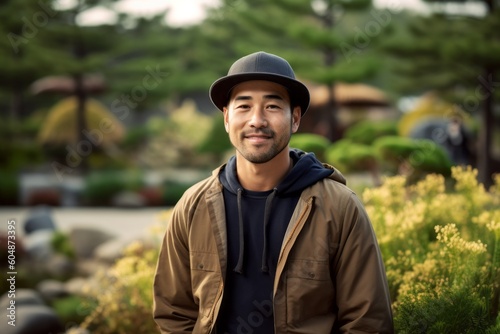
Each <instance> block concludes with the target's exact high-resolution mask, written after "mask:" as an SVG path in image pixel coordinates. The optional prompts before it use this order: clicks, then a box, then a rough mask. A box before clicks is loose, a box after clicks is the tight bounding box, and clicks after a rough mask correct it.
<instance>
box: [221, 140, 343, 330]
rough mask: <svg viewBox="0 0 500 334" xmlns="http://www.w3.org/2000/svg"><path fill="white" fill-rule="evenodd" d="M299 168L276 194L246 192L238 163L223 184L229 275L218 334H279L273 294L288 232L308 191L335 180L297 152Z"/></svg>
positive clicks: (229, 167)
mask: <svg viewBox="0 0 500 334" xmlns="http://www.w3.org/2000/svg"><path fill="white" fill-rule="evenodd" d="M290 157H291V158H292V161H293V164H294V166H293V168H292V169H291V170H290V172H289V173H288V175H287V176H286V177H285V179H284V180H283V181H282V182H281V183H280V184H279V185H278V186H277V187H276V188H274V189H271V190H269V191H263V192H257V191H249V190H245V189H243V187H242V186H241V185H240V183H239V181H238V177H237V175H236V158H235V157H234V156H233V157H232V158H231V159H229V161H228V163H227V165H226V167H225V168H224V169H222V171H221V173H220V175H219V179H220V181H221V183H222V185H223V186H224V205H225V210H226V225H227V226H226V227H227V245H228V254H227V255H228V259H227V260H228V267H227V268H228V270H227V273H226V277H225V281H224V282H225V288H224V297H223V300H222V305H221V309H220V312H219V316H218V319H217V325H216V328H217V334H226V333H230V334H232V333H261V334H266V333H274V318H273V314H272V309H273V307H272V291H273V283H274V276H275V273H276V264H277V262H278V256H279V253H280V249H281V244H282V242H283V237H284V235H285V231H286V229H287V227H288V223H289V221H290V218H291V216H292V214H293V211H294V209H295V206H296V205H297V202H298V200H299V197H300V194H301V192H302V190H303V189H305V188H306V187H308V186H310V185H312V184H314V183H316V182H317V181H319V180H322V179H324V178H326V177H328V176H330V175H331V174H332V172H333V170H331V169H327V168H325V167H324V166H323V165H322V164H321V162H319V161H318V160H317V159H316V157H315V156H314V154H312V153H307V154H306V153H304V152H302V151H299V150H296V149H291V150H290Z"/></svg>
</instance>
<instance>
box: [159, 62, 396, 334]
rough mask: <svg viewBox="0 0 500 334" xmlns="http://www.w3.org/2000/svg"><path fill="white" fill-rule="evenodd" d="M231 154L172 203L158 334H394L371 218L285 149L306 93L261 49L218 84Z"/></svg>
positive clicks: (322, 167) (216, 99)
mask: <svg viewBox="0 0 500 334" xmlns="http://www.w3.org/2000/svg"><path fill="white" fill-rule="evenodd" d="M210 97H211V99H212V102H213V103H214V104H215V106H216V107H217V108H219V109H220V110H221V111H222V112H223V113H224V124H225V128H226V131H227V133H228V134H229V138H230V140H231V143H232V144H233V146H234V147H235V149H236V152H235V155H234V156H233V157H231V158H230V159H229V161H228V162H227V163H226V164H224V165H223V166H221V167H219V168H217V169H216V170H215V171H214V172H213V174H212V176H210V177H208V178H207V179H205V180H203V181H201V182H199V183H198V184H196V185H194V186H193V187H191V188H190V189H189V190H187V191H186V192H185V194H184V195H183V197H182V198H181V199H180V201H179V202H178V203H177V205H176V206H175V208H174V210H173V214H172V219H171V221H170V222H169V224H168V226H167V229H166V233H165V238H164V242H163V245H162V248H161V252H160V255H159V259H158V266H157V271H156V275H155V280H154V319H155V321H156V323H157V324H158V326H159V328H160V329H161V332H162V333H217V334H225V333H230V334H236V333H256V334H268V333H303V334H304V333H310V334H326V333H393V323H392V313H391V302H390V297H389V290H388V285H387V280H386V275H385V271H384V265H383V262H382V258H381V254H380V250H379V247H378V244H377V240H376V237H375V234H374V232H373V229H372V226H371V223H370V220H369V218H368V216H367V214H366V212H365V210H364V208H363V206H362V204H361V202H360V201H359V199H358V198H357V197H356V195H355V194H354V193H353V192H352V191H351V190H350V189H349V188H347V187H346V186H345V179H344V177H343V176H342V175H341V174H340V173H339V172H338V171H337V170H336V169H335V168H333V167H332V166H329V165H326V164H322V163H321V162H319V161H318V160H317V159H316V158H315V156H314V154H312V153H305V152H302V151H299V150H295V149H290V148H289V141H290V136H291V135H292V133H295V132H296V131H297V129H298V128H299V124H300V120H301V117H302V116H303V115H304V113H305V112H306V111H307V108H308V106H309V91H308V89H307V88H306V87H305V86H304V85H303V84H302V83H301V82H299V81H297V80H296V79H295V75H294V72H293V70H292V68H291V67H290V65H289V64H288V62H287V61H286V60H284V59H282V58H280V57H278V56H275V55H272V54H268V53H264V52H257V53H253V54H250V55H248V56H245V57H243V58H241V59H239V60H237V61H236V62H235V63H234V64H233V65H232V66H231V68H230V69H229V73H228V75H227V76H225V77H222V78H220V79H218V80H217V81H215V82H214V83H213V84H212V86H211V88H210Z"/></svg>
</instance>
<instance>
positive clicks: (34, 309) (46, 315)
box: [0, 301, 64, 334]
mask: <svg viewBox="0 0 500 334" xmlns="http://www.w3.org/2000/svg"><path fill="white" fill-rule="evenodd" d="M16 304H17V301H16ZM8 315H9V313H8V314H7V320H5V319H4V321H0V333H2V334H50V333H53V334H58V333H63V332H64V326H63V324H62V323H61V320H60V319H59V318H58V316H57V315H56V313H55V312H54V311H53V310H52V309H50V308H49V307H47V306H45V305H21V306H17V305H16V310H15V326H11V325H9V324H8V321H12V319H11V318H9V316H8Z"/></svg>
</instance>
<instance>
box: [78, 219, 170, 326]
mask: <svg viewBox="0 0 500 334" xmlns="http://www.w3.org/2000/svg"><path fill="white" fill-rule="evenodd" d="M169 218H170V211H165V212H163V214H162V215H161V216H160V224H158V225H157V226H155V227H154V228H155V230H154V231H153V232H155V233H156V234H157V241H158V245H156V246H155V247H149V246H146V245H145V244H143V243H140V242H134V243H132V244H131V245H129V247H128V248H127V249H126V250H125V252H124V256H123V257H122V258H120V259H119V260H117V262H116V263H115V264H114V265H113V266H112V267H111V268H109V269H108V270H104V271H100V272H98V273H96V274H95V275H94V279H95V280H96V282H97V283H98V284H97V285H95V284H91V285H89V286H87V287H86V298H85V303H84V306H83V307H84V308H85V309H86V310H89V315H88V316H87V317H86V318H85V320H84V321H83V322H82V323H81V324H80V327H81V328H85V329H88V330H90V332H91V333H93V334H115V333H123V334H125V333H156V332H158V330H157V327H156V324H155V322H154V320H153V316H152V307H153V293H152V286H153V278H154V274H155V269H156V261H157V258H158V248H159V241H160V239H161V237H162V236H163V233H164V229H165V226H164V225H165V223H166V222H167V221H168V219H169Z"/></svg>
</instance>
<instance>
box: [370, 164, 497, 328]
mask: <svg viewBox="0 0 500 334" xmlns="http://www.w3.org/2000/svg"><path fill="white" fill-rule="evenodd" d="M451 175H452V179H451V180H446V179H445V178H444V177H443V176H441V175H428V176H427V177H426V178H425V179H423V180H421V181H420V182H418V183H416V184H414V185H411V186H406V184H407V182H406V180H405V179H404V178H403V177H401V176H396V177H392V178H388V179H386V180H385V182H384V184H383V185H382V186H381V187H378V188H374V189H367V190H365V192H364V193H363V200H364V202H365V206H366V210H367V212H368V214H369V216H370V218H371V219H372V223H373V226H374V229H375V231H376V233H377V237H378V240H379V244H380V248H381V251H382V253H383V256H384V261H385V265H386V271H387V278H388V281H389V288H390V292H391V297H392V300H393V308H394V314H395V325H396V329H397V331H398V332H400V333H500V316H499V297H500V177H499V176H495V184H494V185H493V186H492V187H491V188H490V189H489V191H487V190H486V189H484V187H483V185H481V184H479V183H478V182H477V170H475V169H472V168H470V167H467V168H463V167H453V168H452V173H451Z"/></svg>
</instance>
